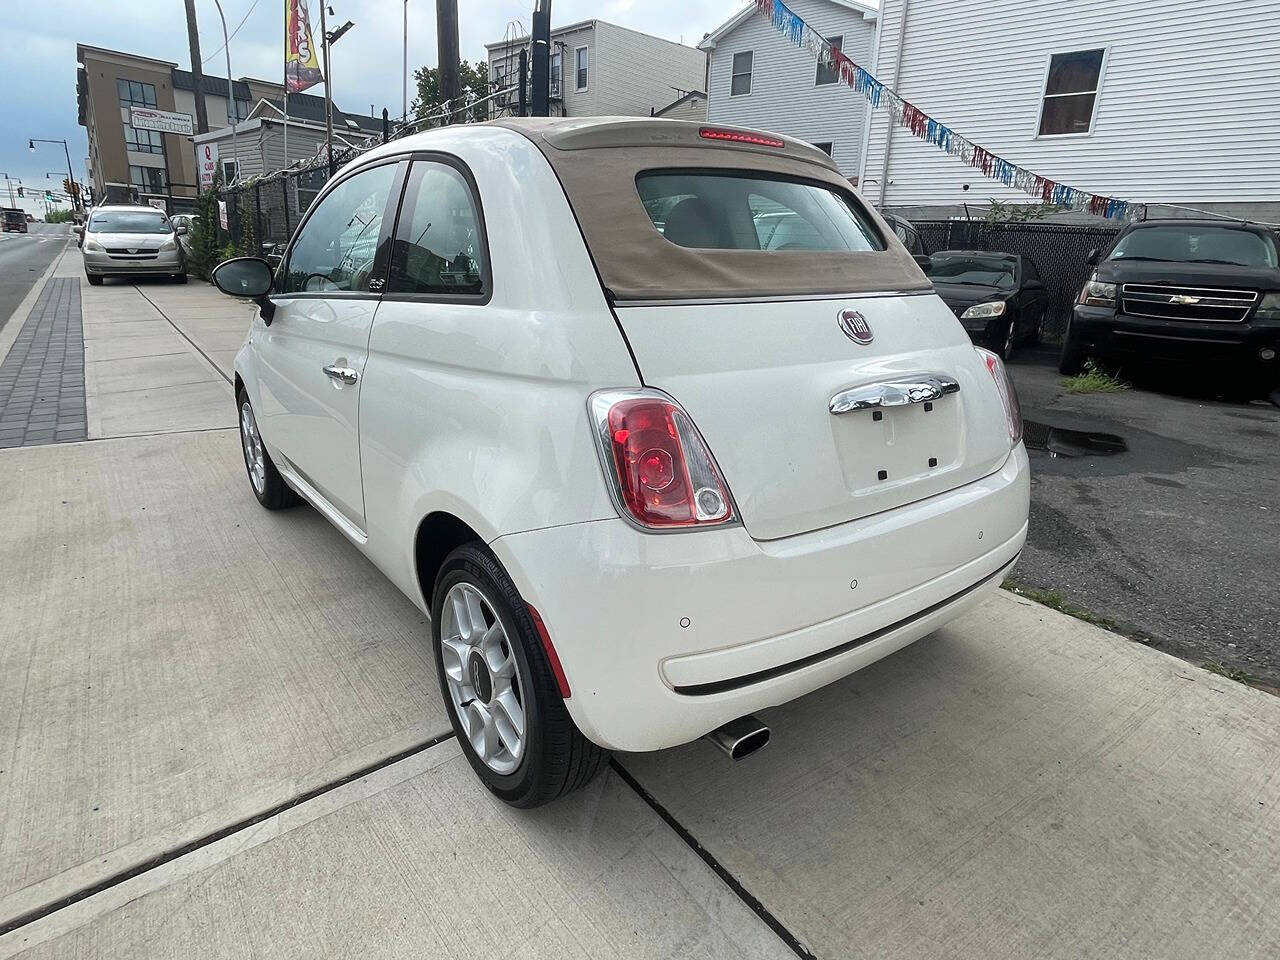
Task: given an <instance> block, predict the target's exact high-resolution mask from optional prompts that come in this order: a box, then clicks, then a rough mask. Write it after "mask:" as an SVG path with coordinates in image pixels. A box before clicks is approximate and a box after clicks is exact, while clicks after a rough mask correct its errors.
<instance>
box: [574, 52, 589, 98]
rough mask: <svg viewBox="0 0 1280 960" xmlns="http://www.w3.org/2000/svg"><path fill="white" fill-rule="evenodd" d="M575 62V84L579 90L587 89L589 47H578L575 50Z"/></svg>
mask: <svg viewBox="0 0 1280 960" xmlns="http://www.w3.org/2000/svg"><path fill="white" fill-rule="evenodd" d="M573 62H574V66H575V68H576V70H577V77H576V80H575V86H576V88H577V89H579V90H585V89H587V48H586V47H578V48H577V49H576V50H574V51H573Z"/></svg>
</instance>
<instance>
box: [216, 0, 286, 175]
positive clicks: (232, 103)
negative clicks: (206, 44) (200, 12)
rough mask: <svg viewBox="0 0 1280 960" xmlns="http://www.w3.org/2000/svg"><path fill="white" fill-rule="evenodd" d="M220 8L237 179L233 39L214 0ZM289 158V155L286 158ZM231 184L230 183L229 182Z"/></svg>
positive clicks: (238, 171) (229, 118) (228, 109)
mask: <svg viewBox="0 0 1280 960" xmlns="http://www.w3.org/2000/svg"><path fill="white" fill-rule="evenodd" d="M213 5H214V6H215V7H217V8H218V17H219V19H221V20H222V49H224V50H225V51H226V52H227V119H228V120H230V121H231V156H232V157H234V158H235V163H236V173H235V177H236V179H237V180H239V179H240V154H239V153H237V152H236V95H235V88H234V87H232V85H231V39H230V38H229V37H228V36H227V18H226V17H225V16H223V14H222V3H221V2H220V0H213ZM285 159H286V160H288V157H286V158H285ZM228 186H230V184H228Z"/></svg>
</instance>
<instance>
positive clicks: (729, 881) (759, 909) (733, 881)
mask: <svg viewBox="0 0 1280 960" xmlns="http://www.w3.org/2000/svg"><path fill="white" fill-rule="evenodd" d="M609 765H610V766H611V767H612V768H613V772H614V773H616V774H617V775H618V776H619V777H620V778H622V782H623V783H625V784H626V785H627V786H629V787H630V788H631V789H632V790H634V791H635V792H636V795H637V796H638V797H639V798H640V799H641V800H643V801H644V802H645V803H646V804H648V806H649V809H650V810H652V811H653V812H654V813H656V814H657V815H658V816H659V817H660V818H661V819H662V821H663V822H664V823H666V825H667V826H669V827H670V828H671V829H672V830H673V831H675V834H676V836H678V837H679V838H680V839H681V840H683V841H684V843H685V845H686V846H687V847H688V848H689V849H690V850H692V851H693V852H694V853H696V854H697V855H698V857H699V858H700V859H701V860H702V862H703V863H705V864H706V865H707V866H708V867H710V868H711V872H712V873H714V874H715V875H716V876H717V877H719V878H720V879H721V880H722V881H723V882H724V884H725V886H727V887H728V888H729V889H730V890H731V891H733V894H734V896H736V897H737V898H738V899H739V900H741V901H742V903H743V905H744V906H746V907H747V909H748V910H750V911H751V912H752V913H754V914H755V915H756V916H757V917H759V918H760V921H761V922H762V923H763V924H764V925H765V926H766V927H768V928H769V929H770V930H772V931H773V932H774V934H776V935H777V937H778V939H779V940H781V941H782V942H783V943H784V944H786V945H787V947H788V948H789V949H790V950H791V952H792V953H794V954H795V955H796V956H797V957H803V958H804V960H816V958H815V957H814V955H813V953H812V952H811V951H810V950H809V948H808V947H806V946H805V945H804V944H803V943H801V942H800V940H799V938H798V937H796V935H795V934H794V933H792V932H791V931H790V930H789V929H787V926H786V925H785V924H784V923H783V922H782V921H781V920H779V919H778V917H777V916H776V915H775V914H774V912H773V911H772V910H770V909H769V908H768V907H766V906H765V905H764V903H762V902H761V900H760V898H759V897H757V896H756V895H755V894H753V893H752V892H751V891H750V890H748V889H747V888H746V887H745V886H743V884H742V881H741V880H739V879H738V878H737V877H735V876H734V875H733V874H732V873H730V872H729V868H728V867H726V866H725V865H724V864H722V863H721V862H720V861H719V860H717V859H716V856H715V854H713V853H712V852H711V851H710V850H708V849H707V848H706V847H704V846H703V845H702V844H701V843H699V842H698V838H697V837H695V836H694V835H693V834H692V833H690V832H689V829H688V828H687V827H686V826H685V825H684V824H682V823H681V822H680V821H679V820H677V819H676V817H675V814H673V813H672V812H671V811H670V810H668V809H667V808H666V807H664V806H663V805H662V804H661V803H660V802H659V801H658V799H657V798H656V797H654V796H653V794H651V793H649V791H648V790H646V789H645V788H644V787H642V786H641V785H640V781H638V780H637V779H636V778H635V777H633V776H632V775H631V772H630V771H629V770H627V768H626V767H624V766H623V765H622V764H620V763H619V762H618V760H617V758H616V757H615V758H614V759H613V760H610V761H609Z"/></svg>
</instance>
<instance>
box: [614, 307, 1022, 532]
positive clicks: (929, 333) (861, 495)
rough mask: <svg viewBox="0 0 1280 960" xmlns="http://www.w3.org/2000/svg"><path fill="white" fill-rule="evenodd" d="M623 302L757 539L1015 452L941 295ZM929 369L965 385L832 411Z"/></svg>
mask: <svg viewBox="0 0 1280 960" xmlns="http://www.w3.org/2000/svg"><path fill="white" fill-rule="evenodd" d="M849 310H856V311H858V312H859V313H861V314H862V315H863V316H864V317H865V318H866V322H867V324H868V326H869V327H870V328H871V332H872V335H873V339H872V341H871V342H870V343H868V344H865V345H864V344H859V343H855V342H854V341H853V340H851V339H850V338H849V337H848V336H846V335H845V334H844V332H843V331H842V329H841V324H840V322H839V319H840V316H841V314H842V313H844V312H845V311H849ZM616 312H617V316H618V318H619V321H620V322H621V324H622V328H623V330H624V332H625V334H626V336H627V340H628V341H629V342H630V344H631V347H632V350H633V351H634V353H635V357H636V362H637V363H638V364H639V367H640V373H641V376H642V378H643V380H644V382H645V384H646V385H648V386H652V387H657V388H659V389H661V390H664V391H665V392H667V393H668V394H670V395H671V396H672V397H673V398H674V399H675V400H676V401H678V402H679V403H680V404H681V405H682V406H683V407H684V408H685V410H686V411H688V413H689V415H690V416H691V417H692V418H693V421H694V423H695V424H697V426H698V429H699V430H700V431H701V432H702V435H703V437H704V438H705V439H706V441H707V444H708V446H709V447H710V448H711V452H712V454H713V455H714V456H715V458H716V461H717V462H718V463H719V465H720V469H721V470H722V471H723V473H724V477H725V480H726V482H727V483H728V485H729V490H730V492H731V493H732V494H733V497H734V500H735V502H736V503H737V506H738V510H739V512H740V514H741V516H742V521H743V523H744V525H745V526H746V528H747V531H748V533H750V534H751V536H752V537H754V538H756V539H758V540H772V539H776V538H780V537H787V536H792V535H795V534H798V533H804V532H806V531H810V530H816V529H820V528H823V527H830V526H834V525H836V524H840V523H845V522H847V521H850V520H856V519H858V518H861V517H866V516H870V515H872V514H876V513H880V512H882V511H884V510H890V509H893V508H894V507H900V506H903V505H905V504H908V503H912V502H914V501H917V500H922V499H924V498H926V497H931V496H934V495H936V494H939V493H943V492H945V491H947V490H950V489H953V488H955V487H958V486H962V485H964V484H967V483H971V482H973V481H974V480H978V479H980V478H982V477H984V476H987V475H988V474H990V473H992V472H994V471H995V470H997V469H998V468H999V467H1000V465H1001V464H1002V463H1003V462H1004V460H1005V458H1006V457H1007V456H1008V453H1009V434H1008V429H1007V426H1006V423H1005V414H1004V408H1003V406H1002V405H1001V401H1000V398H999V394H998V393H997V391H996V389H995V385H994V383H993V382H992V379H991V376H990V374H989V373H988V372H987V369H986V366H985V365H984V364H983V363H982V361H981V359H980V358H979V357H978V355H977V353H976V352H975V351H974V349H973V347H972V346H971V345H970V343H969V339H968V337H967V336H965V334H964V332H963V330H962V329H961V328H960V325H959V324H958V323H957V322H956V319H955V316H954V315H953V314H952V313H951V311H950V310H948V309H947V307H946V305H945V304H943V303H942V301H941V300H939V299H938V298H937V297H936V296H934V295H932V294H926V295H916V296H901V297H867V298H839V299H835V298H833V299H830V300H826V299H823V300H806V301H792V302H767V303H759V302H758V303H704V304H685V305H670V306H631V307H620V308H619V309H618V310H617V311H616ZM921 374H940V375H942V376H943V377H950V378H952V379H954V380H955V381H956V382H957V383H958V384H959V387H960V389H959V391H958V392H956V393H952V394H948V395H945V396H943V397H941V398H939V399H937V400H935V401H932V402H929V403H925V402H920V403H909V404H905V405H901V406H891V407H885V408H882V409H880V410H876V409H874V408H871V409H859V410H850V411H848V412H846V413H841V414H833V413H832V412H831V409H830V405H831V400H832V398H833V397H835V396H836V395H837V394H840V393H843V392H845V391H848V390H851V389H857V388H863V387H872V388H874V387H875V385H877V384H887V383H901V382H904V381H907V382H910V381H912V380H913V379H917V380H918V379H919V375H921ZM922 547H925V548H926V549H927V546H926V545H922Z"/></svg>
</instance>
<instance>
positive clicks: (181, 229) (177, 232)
mask: <svg viewBox="0 0 1280 960" xmlns="http://www.w3.org/2000/svg"><path fill="white" fill-rule="evenodd" d="M173 235H174V236H175V237H185V236H186V235H187V225H186V224H185V223H180V224H178V225H177V226H176V227H174V228H173Z"/></svg>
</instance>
